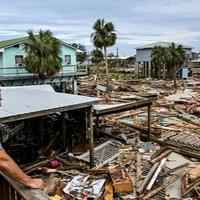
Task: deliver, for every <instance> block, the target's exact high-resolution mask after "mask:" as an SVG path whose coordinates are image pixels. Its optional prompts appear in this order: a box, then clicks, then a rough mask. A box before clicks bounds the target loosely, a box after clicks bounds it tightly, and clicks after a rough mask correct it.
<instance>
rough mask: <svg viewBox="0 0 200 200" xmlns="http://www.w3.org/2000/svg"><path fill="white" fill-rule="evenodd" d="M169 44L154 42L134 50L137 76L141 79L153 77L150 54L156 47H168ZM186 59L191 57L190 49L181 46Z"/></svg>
mask: <svg viewBox="0 0 200 200" xmlns="http://www.w3.org/2000/svg"><path fill="white" fill-rule="evenodd" d="M170 45H171V42H155V43H151V44H148V45H144V46H140V47H137V48H136V62H137V66H138V74H139V72H140V76H142V77H149V78H150V77H152V76H154V71H155V69H153V68H152V65H151V54H152V50H153V48H154V47H156V46H161V47H166V48H167V47H169V46H170ZM182 46H183V48H184V50H185V51H186V54H187V55H188V57H191V55H192V47H190V46H185V45H182Z"/></svg>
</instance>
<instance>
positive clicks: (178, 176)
mask: <svg viewBox="0 0 200 200" xmlns="http://www.w3.org/2000/svg"><path fill="white" fill-rule="evenodd" d="M181 176H182V175H177V176H174V177H172V178H171V179H170V180H168V181H166V182H164V183H163V184H162V185H161V186H159V187H157V188H156V189H154V190H152V191H151V192H149V193H148V194H143V195H141V196H140V197H141V199H142V200H149V199H150V197H152V196H154V195H155V194H157V193H158V192H160V191H161V190H163V189H165V188H166V187H168V186H169V185H171V184H173V183H174V182H175V181H176V180H178V179H179V178H180V177H181Z"/></svg>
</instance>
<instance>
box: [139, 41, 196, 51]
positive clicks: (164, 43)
mask: <svg viewBox="0 0 200 200" xmlns="http://www.w3.org/2000/svg"><path fill="white" fill-rule="evenodd" d="M171 44H172V42H154V43H151V44H147V45H144V46H140V47H137V48H136V49H152V48H154V47H155V46H161V47H166V48H167V47H169V46H170V45H171ZM176 45H179V44H178V43H176ZM182 46H183V48H184V49H192V47H190V46H186V45H182Z"/></svg>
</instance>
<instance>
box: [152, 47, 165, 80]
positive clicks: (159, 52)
mask: <svg viewBox="0 0 200 200" xmlns="http://www.w3.org/2000/svg"><path fill="white" fill-rule="evenodd" d="M166 53H167V50H166V48H164V47H161V46H155V47H154V48H153V50H152V54H151V62H152V64H153V65H154V66H158V78H159V79H160V78H161V68H163V78H164V79H165V65H166Z"/></svg>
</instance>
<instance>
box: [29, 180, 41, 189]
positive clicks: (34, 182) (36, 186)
mask: <svg viewBox="0 0 200 200" xmlns="http://www.w3.org/2000/svg"><path fill="white" fill-rule="evenodd" d="M27 186H28V187H30V188H32V189H44V181H43V180H42V179H37V178H36V179H31V180H30V182H29V183H28V184H27Z"/></svg>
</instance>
